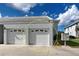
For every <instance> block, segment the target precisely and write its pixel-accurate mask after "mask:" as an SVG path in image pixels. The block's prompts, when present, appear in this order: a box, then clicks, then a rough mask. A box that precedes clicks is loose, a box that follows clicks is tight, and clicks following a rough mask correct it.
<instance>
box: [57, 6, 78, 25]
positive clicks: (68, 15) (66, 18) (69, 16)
mask: <svg viewBox="0 0 79 59" xmlns="http://www.w3.org/2000/svg"><path fill="white" fill-rule="evenodd" d="M77 17H79V10H78V8H77V7H76V5H72V6H71V8H69V9H68V10H67V11H66V12H65V13H60V14H59V17H58V18H57V19H59V20H60V22H59V25H62V24H63V25H65V24H67V23H68V22H70V21H71V20H74V19H75V18H77Z"/></svg>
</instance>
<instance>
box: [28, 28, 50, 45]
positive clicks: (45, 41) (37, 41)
mask: <svg viewBox="0 0 79 59" xmlns="http://www.w3.org/2000/svg"><path fill="white" fill-rule="evenodd" d="M29 43H30V44H31V45H49V30H48V29H31V30H30V41H29Z"/></svg>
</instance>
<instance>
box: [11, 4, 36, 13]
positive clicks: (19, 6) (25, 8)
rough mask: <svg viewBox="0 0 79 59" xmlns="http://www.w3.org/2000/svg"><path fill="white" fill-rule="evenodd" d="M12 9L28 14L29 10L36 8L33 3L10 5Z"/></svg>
mask: <svg viewBox="0 0 79 59" xmlns="http://www.w3.org/2000/svg"><path fill="white" fill-rule="evenodd" d="M11 5H12V7H14V8H16V9H19V10H22V11H24V12H28V11H29V10H30V9H31V8H33V7H34V6H36V4H34V3H12V4H11Z"/></svg>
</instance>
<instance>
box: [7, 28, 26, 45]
mask: <svg viewBox="0 0 79 59" xmlns="http://www.w3.org/2000/svg"><path fill="white" fill-rule="evenodd" d="M25 43H26V34H25V30H23V29H14V30H13V29H10V30H8V44H25Z"/></svg>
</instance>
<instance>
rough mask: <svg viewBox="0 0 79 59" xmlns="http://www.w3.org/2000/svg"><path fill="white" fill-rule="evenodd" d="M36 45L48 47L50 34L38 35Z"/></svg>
mask: <svg viewBox="0 0 79 59" xmlns="http://www.w3.org/2000/svg"><path fill="white" fill-rule="evenodd" d="M36 39H37V40H36V45H48V42H49V35H48V34H37V35H36Z"/></svg>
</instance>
